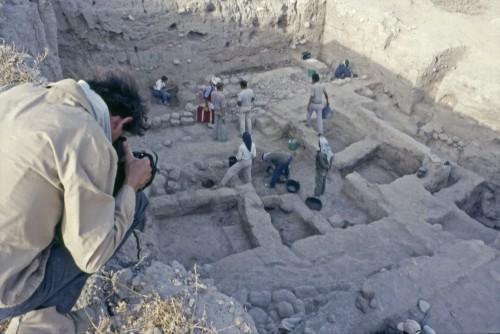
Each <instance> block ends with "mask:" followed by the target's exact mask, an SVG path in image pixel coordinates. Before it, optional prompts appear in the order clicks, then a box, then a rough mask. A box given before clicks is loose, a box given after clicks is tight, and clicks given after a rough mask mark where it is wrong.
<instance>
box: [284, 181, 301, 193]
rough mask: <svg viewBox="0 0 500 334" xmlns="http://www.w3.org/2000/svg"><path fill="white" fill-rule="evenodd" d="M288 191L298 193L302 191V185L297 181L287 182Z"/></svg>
mask: <svg viewBox="0 0 500 334" xmlns="http://www.w3.org/2000/svg"><path fill="white" fill-rule="evenodd" d="M286 190H288V192H289V193H292V194H295V193H298V192H299V190H300V183H299V182H298V181H295V180H288V181H286Z"/></svg>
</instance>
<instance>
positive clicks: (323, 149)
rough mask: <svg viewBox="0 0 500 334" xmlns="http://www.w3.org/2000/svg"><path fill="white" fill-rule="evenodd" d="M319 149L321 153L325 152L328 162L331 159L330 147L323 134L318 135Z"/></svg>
mask: <svg viewBox="0 0 500 334" xmlns="http://www.w3.org/2000/svg"><path fill="white" fill-rule="evenodd" d="M319 150H320V151H321V153H324V154H326V157H327V158H328V162H331V161H332V159H333V152H332V148H331V147H330V144H328V140H327V139H326V138H325V137H323V136H321V137H319Z"/></svg>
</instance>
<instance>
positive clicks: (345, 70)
mask: <svg viewBox="0 0 500 334" xmlns="http://www.w3.org/2000/svg"><path fill="white" fill-rule="evenodd" d="M349 65H350V61H349V59H346V60H344V62H343V63H342V64H340V65H339V66H337V69H336V70H335V78H336V79H345V78H350V77H352V76H353V74H352V71H351V68H350V67H349Z"/></svg>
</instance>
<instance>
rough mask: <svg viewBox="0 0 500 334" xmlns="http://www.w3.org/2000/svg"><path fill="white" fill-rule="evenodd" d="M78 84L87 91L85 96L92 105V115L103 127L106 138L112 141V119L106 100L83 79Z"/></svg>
mask: <svg viewBox="0 0 500 334" xmlns="http://www.w3.org/2000/svg"><path fill="white" fill-rule="evenodd" d="M78 84H79V85H80V87H81V88H82V90H83V91H84V93H85V96H86V97H87V99H88V100H89V102H90V104H91V105H92V110H91V112H90V114H91V115H92V117H93V118H94V119H95V120H96V122H97V123H98V124H99V126H100V127H101V129H102V131H104V134H105V135H106V138H108V140H109V141H110V142H111V141H112V138H111V121H110V118H109V109H108V106H107V105H106V102H104V100H103V99H102V98H101V97H100V96H99V95H97V93H96V92H94V91H93V90H92V89H91V88H90V86H89V84H88V83H86V82H85V81H83V80H80V81H78Z"/></svg>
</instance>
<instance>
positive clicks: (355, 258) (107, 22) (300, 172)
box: [0, 0, 500, 334]
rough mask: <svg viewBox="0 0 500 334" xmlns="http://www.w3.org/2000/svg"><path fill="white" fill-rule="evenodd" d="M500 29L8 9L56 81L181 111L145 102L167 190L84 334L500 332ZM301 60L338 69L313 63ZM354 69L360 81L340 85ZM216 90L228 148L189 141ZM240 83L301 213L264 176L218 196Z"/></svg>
mask: <svg viewBox="0 0 500 334" xmlns="http://www.w3.org/2000/svg"><path fill="white" fill-rule="evenodd" d="M499 17H500V7H498V4H497V3H496V2H495V1H486V0H484V1H437V0H436V1H431V0H422V1H406V2H401V1H367V0H336V1H327V2H324V1H319V0H286V1H266V0H260V1H254V2H251V3H249V2H247V1H243V0H241V1H240V0H238V1H229V2H228V1H221V0H212V1H201V0H199V1H198V0H192V1H168V2H167V1H161V0H144V1H142V2H136V1H117V0H112V1H103V0H94V1H86V2H83V1H78V0H44V1H37V2H24V1H17V0H11V1H7V2H5V3H2V4H0V37H2V38H5V39H6V40H7V41H8V42H14V43H16V45H18V46H21V47H25V48H26V51H27V52H29V53H31V54H34V55H36V54H39V53H40V52H43V49H44V48H46V47H48V48H49V53H48V58H47V60H46V62H45V67H44V68H42V70H43V71H44V74H45V75H46V76H47V77H48V78H49V79H52V80H55V79H58V78H61V77H62V76H63V73H64V76H74V77H77V78H80V77H86V76H87V75H90V74H91V73H90V72H91V70H93V69H94V67H103V68H115V67H125V68H128V69H129V70H130V71H132V73H134V74H135V75H136V77H137V78H138V80H139V81H140V82H141V84H142V87H143V89H144V92H145V94H148V96H149V94H150V93H149V86H151V84H152V83H153V82H154V81H155V80H156V79H157V78H158V77H159V76H161V75H163V74H166V75H168V76H169V78H170V81H171V82H173V83H175V84H177V85H178V86H179V89H180V90H179V93H178V101H177V102H176V103H175V104H172V105H170V106H164V105H161V104H159V103H158V101H156V100H154V99H152V98H151V101H150V102H151V113H150V117H149V119H150V126H151V129H150V130H149V131H148V132H147V134H146V135H145V136H143V137H134V138H130V140H129V142H130V143H131V145H132V146H133V148H134V149H137V150H138V149H148V150H152V151H155V152H157V153H158V154H159V157H160V162H159V166H160V171H159V174H158V175H157V177H156V179H155V181H154V183H153V184H152V185H151V187H150V188H148V193H149V196H150V199H151V205H150V209H149V212H148V223H147V226H146V229H145V231H144V233H141V232H136V233H135V237H133V238H130V240H129V241H128V242H127V243H126V245H125V246H124V247H123V249H122V250H121V251H120V252H119V254H117V256H116V257H115V258H114V259H113V260H112V261H110V263H109V264H108V265H107V266H106V267H105V268H103V269H102V271H101V272H100V273H99V274H98V275H96V276H94V277H93V278H92V279H91V280H89V282H88V284H87V286H86V288H85V290H84V292H83V293H82V296H81V298H80V300H79V302H78V305H77V309H80V310H83V311H84V312H85V314H89V315H95V316H96V318H95V321H94V324H93V325H94V326H91V327H90V328H89V331H90V332H96V333H98V332H118V333H121V332H123V333H125V332H127V331H130V330H136V331H138V332H141V333H142V332H144V333H155V334H157V333H162V332H164V329H163V328H162V327H161V325H160V323H161V321H160V322H159V323H158V322H153V323H152V322H151V319H152V318H151V317H150V315H151V312H153V313H154V314H156V315H157V314H164V315H165V314H167V313H168V312H166V311H165V310H166V308H165V305H167V304H168V305H177V306H179V307H180V308H181V309H182V310H183V315H184V316H185V318H186V319H187V320H188V324H187V325H189V321H191V322H194V323H197V324H200V326H201V327H202V328H201V329H200V332H205V333H217V331H218V332H219V333H234V334H240V333H244V334H247V333H259V334H278V333H293V334H302V333H304V334H314V333H316V334H331V333H397V332H398V331H397V329H396V324H397V323H398V322H399V321H402V320H405V319H408V318H410V319H414V320H416V321H418V322H419V323H420V324H421V325H422V326H424V325H427V326H428V327H426V329H425V331H424V332H425V333H426V334H430V333H432V331H430V330H429V328H433V329H434V330H435V331H436V332H437V333H487V332H499V331H500V319H499V317H498V316H497V311H496V310H498V309H499V307H500V301H499V299H498V297H497V296H498V295H500V284H499V283H500V261H499V258H500V257H499V254H500V253H499V250H500V236H499V230H500V211H499V210H498V203H500V188H499V185H500V169H499V167H498V159H499V158H500V156H499V153H498V152H499V150H498V145H499V144H500V142H499V140H498V138H497V132H496V131H497V130H498V127H497V126H498V124H497V123H498V122H497V120H496V119H497V117H496V115H497V113H498V110H497V109H498V106H500V101H499V100H498V96H496V95H495V94H496V93H495V92H496V91H497V90H498V80H497V78H498V68H500V67H499V66H497V65H498V60H497V59H493V58H494V57H491V54H490V52H491V50H492V49H491V48H493V50H495V48H496V47H498V43H497V40H498V36H497V34H496V31H497V30H498V29H494V28H495V27H497V26H498V24H499V22H500V21H499ZM24 21H26V22H30V24H29V25H24V26H22V27H23V29H20V28H19V27H20V26H19V25H15V24H14V23H15V22H24ZM443 21H446V22H447V24H446V25H443V24H442V22H443ZM307 50H309V51H312V52H313V55H314V56H317V57H318V58H320V59H321V60H323V61H324V62H325V63H323V62H321V61H318V60H314V59H313V60H309V61H303V60H302V59H301V52H302V51H307ZM487 50H488V51H487ZM346 57H349V58H351V59H352V60H353V64H354V65H353V70H354V72H355V73H356V74H358V76H357V77H356V78H352V79H346V80H332V76H333V71H334V67H335V65H336V64H337V63H338V62H340V61H341V60H342V59H343V58H346ZM310 69H315V70H316V71H317V72H318V73H319V74H320V76H321V78H322V82H323V83H324V84H325V87H326V90H327V92H328V94H329V95H330V98H331V106H332V108H333V110H334V113H333V117H332V118H330V119H327V120H325V130H324V135H325V137H327V139H328V140H329V141H330V144H331V146H332V149H333V151H334V152H335V157H334V162H333V167H332V169H331V171H330V173H329V175H328V177H327V181H326V193H325V194H324V195H323V196H322V197H321V200H322V204H323V208H322V210H321V211H319V212H318V211H311V210H310V209H309V208H308V207H307V206H306V205H305V199H306V198H307V197H309V196H311V194H312V193H313V186H314V177H315V166H314V159H315V153H316V150H317V146H318V137H317V135H316V133H315V131H314V129H311V128H308V127H306V125H305V110H306V104H307V101H308V97H309V85H310V80H311V79H310V77H309V76H308V70H310ZM214 74H217V75H218V76H220V77H221V78H222V80H223V82H224V83H225V88H224V94H225V95H226V98H227V101H228V106H229V112H230V115H229V116H228V130H229V141H227V142H224V143H220V142H215V141H214V130H213V129H210V128H208V127H207V126H206V125H205V124H200V123H197V122H196V109H197V106H198V105H199V104H200V103H201V101H200V97H199V92H200V90H201V89H202V88H203V87H204V85H206V83H207V77H210V76H211V75H214ZM240 79H246V80H247V81H248V83H249V87H250V88H252V89H253V90H254V91H255V93H256V100H255V103H254V108H253V115H254V118H255V124H254V129H255V131H254V133H253V140H254V142H255V144H256V146H257V156H258V157H260V156H261V154H262V153H263V152H266V151H270V150H281V151H287V152H289V151H288V146H287V143H288V139H289V138H295V139H297V140H298V142H299V143H300V147H299V149H298V150H296V151H294V152H293V155H294V159H293V163H292V167H291V176H290V177H291V178H293V179H294V180H296V181H298V182H299V183H300V185H301V188H300V191H299V192H298V193H297V194H291V193H288V192H287V190H286V188H285V186H284V185H283V184H278V185H277V187H276V188H275V189H269V188H268V187H266V183H268V182H269V175H268V173H267V171H266V169H267V166H266V165H265V164H264V163H263V162H262V161H261V160H260V159H257V160H255V162H254V165H253V168H252V174H253V180H252V183H251V184H246V185H245V184H242V182H241V181H240V180H239V179H236V180H233V182H232V183H231V184H230V185H229V187H224V188H216V189H214V188H212V187H207V186H206V185H207V181H211V182H213V183H218V182H219V181H220V180H221V179H222V177H223V175H224V173H225V172H226V171H227V168H228V157H229V156H230V155H233V154H234V153H235V152H236V150H237V148H238V146H239V145H240V143H241V139H240V138H239V129H238V122H237V115H236V113H237V105H236V95H237V93H238V92H239V85H238V83H239V81H240ZM421 167H424V168H425V170H426V171H427V173H426V175H423V176H422V175H421V176H422V177H418V176H417V171H418V170H419V169H420V168H421ZM165 302H166V303H165ZM169 303H170V304H169ZM147 305H152V307H153V306H154V307H153V310H152V309H151V308H149V309H148V307H147ZM162 312H163V313H162ZM163 319H165V318H163ZM82 324H83V322H82ZM138 328H140V329H138Z"/></svg>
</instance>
